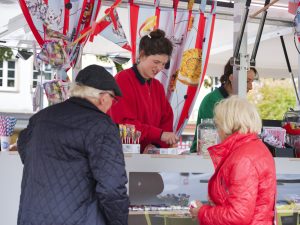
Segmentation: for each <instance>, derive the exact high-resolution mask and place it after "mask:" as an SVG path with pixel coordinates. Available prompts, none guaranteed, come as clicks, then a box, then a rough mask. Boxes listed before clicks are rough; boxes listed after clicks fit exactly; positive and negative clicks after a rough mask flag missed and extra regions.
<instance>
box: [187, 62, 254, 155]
mask: <svg viewBox="0 0 300 225" xmlns="http://www.w3.org/2000/svg"><path fill="white" fill-rule="evenodd" d="M256 76H257V70H256V69H255V68H253V67H251V68H250V70H249V71H248V73H247V92H248V91H250V90H252V82H253V81H254V79H255V78H256ZM232 80H233V67H232V65H231V64H230V59H229V60H228V62H227V63H226V65H225V67H224V74H223V75H222V76H221V78H220V81H221V87H219V88H216V89H215V90H214V91H212V92H210V93H209V94H207V95H206V96H205V97H204V98H203V100H202V102H201V104H200V108H199V111H198V118H197V123H196V128H197V126H198V124H200V123H201V120H202V119H212V118H213V110H214V107H215V105H216V103H218V102H219V101H221V100H222V99H224V98H227V97H228V96H230V95H232V94H233V90H232V84H231V83H232ZM196 151H197V129H196V130H195V136H194V140H193V144H192V146H191V149H190V152H196Z"/></svg>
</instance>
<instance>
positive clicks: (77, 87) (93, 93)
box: [70, 83, 101, 98]
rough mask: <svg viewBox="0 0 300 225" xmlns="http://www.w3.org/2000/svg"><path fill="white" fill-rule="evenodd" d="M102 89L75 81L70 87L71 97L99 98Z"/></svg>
mask: <svg viewBox="0 0 300 225" xmlns="http://www.w3.org/2000/svg"><path fill="white" fill-rule="evenodd" d="M100 92H101V90H98V89H96V88H92V87H89V86H86V85H82V84H78V83H73V84H71V87H70V96H71V97H80V98H87V97H90V98H98V97H99V93H100Z"/></svg>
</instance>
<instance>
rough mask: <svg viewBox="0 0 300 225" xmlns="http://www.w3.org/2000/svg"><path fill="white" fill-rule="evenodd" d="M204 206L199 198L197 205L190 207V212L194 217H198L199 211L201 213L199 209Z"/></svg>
mask: <svg viewBox="0 0 300 225" xmlns="http://www.w3.org/2000/svg"><path fill="white" fill-rule="evenodd" d="M202 206H203V204H202V202H200V201H199V200H196V207H195V206H191V207H190V210H189V212H190V214H191V216H192V218H193V219H197V218H198V213H199V210H200V208H201V207H202Z"/></svg>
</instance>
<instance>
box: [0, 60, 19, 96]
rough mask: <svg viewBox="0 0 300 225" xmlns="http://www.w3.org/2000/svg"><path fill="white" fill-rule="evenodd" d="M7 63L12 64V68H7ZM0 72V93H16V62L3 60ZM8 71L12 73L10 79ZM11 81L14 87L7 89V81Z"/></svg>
mask: <svg viewBox="0 0 300 225" xmlns="http://www.w3.org/2000/svg"><path fill="white" fill-rule="evenodd" d="M9 62H14V68H9V67H8V64H9ZM0 70H1V71H2V77H1V79H2V86H0V91H12V92H16V91H18V77H17V61H16V60H13V59H10V60H3V61H2V67H0ZM9 71H14V77H13V78H11V77H9V76H8V72H9ZM10 80H13V81H14V86H13V87H9V86H8V81H10Z"/></svg>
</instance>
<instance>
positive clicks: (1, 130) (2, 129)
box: [0, 116, 17, 151]
mask: <svg viewBox="0 0 300 225" xmlns="http://www.w3.org/2000/svg"><path fill="white" fill-rule="evenodd" d="M16 122H17V120H16V118H14V117H11V116H0V139H1V151H9V146H10V136H11V135H12V134H13V131H14V127H15V125H16Z"/></svg>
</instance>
